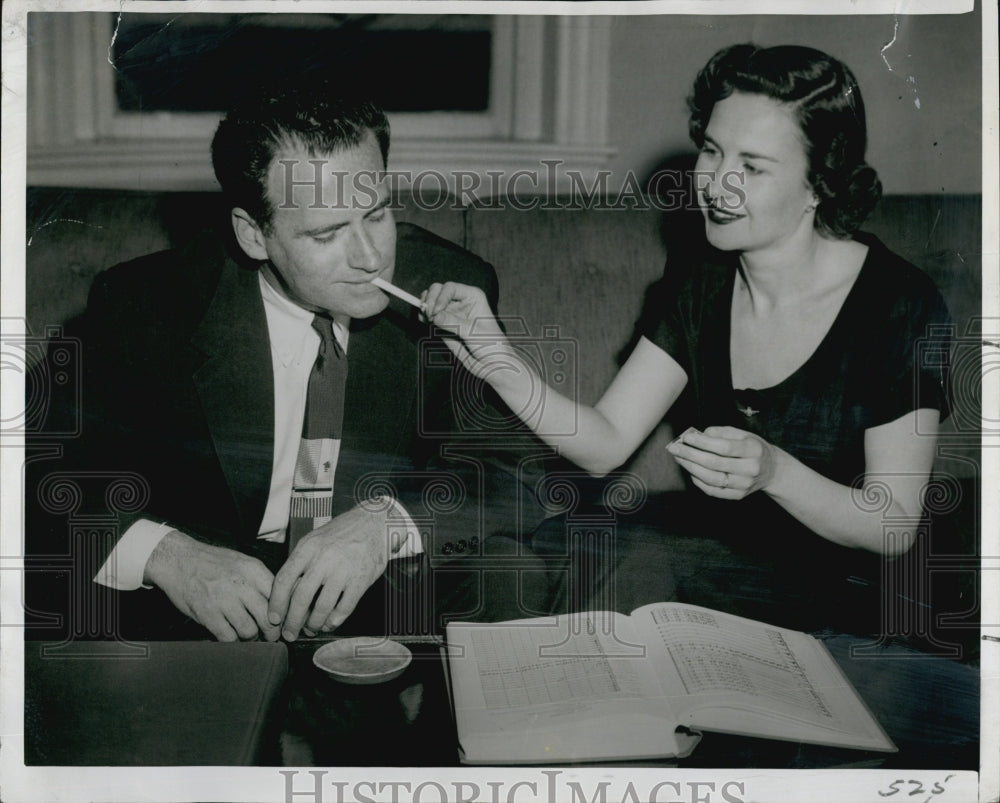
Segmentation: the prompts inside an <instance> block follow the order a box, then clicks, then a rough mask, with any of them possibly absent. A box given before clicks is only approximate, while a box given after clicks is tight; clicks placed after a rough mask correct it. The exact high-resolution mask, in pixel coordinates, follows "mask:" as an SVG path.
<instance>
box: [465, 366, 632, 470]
mask: <svg viewBox="0 0 1000 803" xmlns="http://www.w3.org/2000/svg"><path fill="white" fill-rule="evenodd" d="M494 363H495V364H494V365H493V366H492V367H491V369H490V370H488V371H485V372H484V373H483V376H484V379H485V380H486V381H487V382H488V383H489V384H490V385H491V386H492V387H493V389H494V390H495V391H496V392H497V394H498V395H499V396H500V398H501V399H502V400H503V401H504V403H505V404H506V405H507V406H508V407H509V408H510V409H511V411H513V412H514V413H515V414H516V415H517V416H518V417H519V418H520V419H521V420H522V421H523V422H524V423H525V425H527V426H528V427H529V428H530V429H531V430H532V431H533V432H534V433H535V434H536V435H538V437H539V438H541V439H542V441H544V442H545V443H546V444H548V445H549V446H551V447H552V448H554V449H556V450H558V451H559V453H560V454H561V455H562V456H563V457H565V458H567V459H568V460H570V461H572V462H573V463H575V464H576V465H578V466H580V468H582V469H583V470H584V471H587V472H588V473H590V474H592V475H594V476H602V475H604V474H607V473H608V472H609V471H613V470H614V469H615V468H617V467H618V466H620V465H621V464H622V463H624V462H625V460H626V459H628V457H629V455H630V454H631V452H632V448H630V444H629V443H628V442H627V440H626V438H625V437H624V435H623V434H622V433H621V432H619V430H618V429H617V428H616V427H615V425H614V423H612V422H611V421H609V420H608V418H607V417H606V416H605V415H604V414H603V413H602V412H601V411H600V410H598V409H596V408H594V407H590V406H588V405H586V404H582V403H579V402H578V401H576V400H574V399H570V398H569V397H567V396H565V395H563V394H562V393H560V392H558V391H556V390H554V389H553V388H551V387H549V386H548V385H547V384H546V382H545V381H544V380H543V379H542V377H541V376H539V374H538V372H537V371H536V370H535V368H534V367H533V366H532V365H531V362H530V360H528V359H526V358H525V356H524V355H522V354H521V353H520V352H518V351H517V350H516V349H514V348H513V347H509V351H507V353H506V354H505V355H503V356H502V357H499V356H498V359H496V360H495V361H494Z"/></svg>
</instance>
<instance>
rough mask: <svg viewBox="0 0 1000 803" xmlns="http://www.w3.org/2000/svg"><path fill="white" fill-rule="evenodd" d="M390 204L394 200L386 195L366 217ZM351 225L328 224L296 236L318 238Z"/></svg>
mask: <svg viewBox="0 0 1000 803" xmlns="http://www.w3.org/2000/svg"><path fill="white" fill-rule="evenodd" d="M390 203H392V199H391V198H390V197H389V196H388V195H385V196H384V197H382V198H381V199H380V200H379V201H378V203H376V204H374V205H373V206H372V207H371V209H368V210H367V211H366V212H365V217H368V216H369V215H374V214H375V213H376V212H378V211H379V210H380V209H385V207H387V206H388V205H389V204H390ZM350 225H351V222H350V221H349V220H344V221H342V222H340V223H328V224H327V225H325V226H317V227H316V228H315V229H300V230H299V231H298V232H296V234H297V235H298V236H299V237H317V236H319V235H321V234H332V233H333V232H335V231H338V230H340V229H342V228H344V227H345V226H350Z"/></svg>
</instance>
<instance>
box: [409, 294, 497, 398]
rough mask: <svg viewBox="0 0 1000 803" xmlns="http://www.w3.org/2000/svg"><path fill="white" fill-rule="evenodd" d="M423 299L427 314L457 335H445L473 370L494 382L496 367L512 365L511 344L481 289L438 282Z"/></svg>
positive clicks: (446, 329) (437, 323)
mask: <svg viewBox="0 0 1000 803" xmlns="http://www.w3.org/2000/svg"><path fill="white" fill-rule="evenodd" d="M420 300H421V302H422V304H423V314H424V317H426V318H427V320H428V321H430V322H431V323H433V324H434V325H435V326H439V327H440V328H442V329H444V330H445V331H446V332H449V333H451V334H452V335H454V336H455V337H446V338H445V342H446V343H447V344H448V346H449V348H451V350H452V351H453V352H454V353H455V355H456V356H457V357H458V358H459V360H460V361H461V363H462V365H464V366H465V367H466V369H468V370H469V371H470V372H471V373H473V374H474V375H475V376H478V377H480V378H482V379H487V378H488V379H490V380H491V381H495V380H496V379H497V378H498V377H497V375H496V372H495V370H494V369H495V368H498V367H506V368H510V360H511V356H512V350H511V347H510V345H509V343H508V342H507V338H506V336H505V335H504V332H503V329H501V328H500V324H499V323H497V320H496V318H495V317H493V310H492V309H490V304H489V301H487V299H486V294H485V293H483V291H482V290H480V289H479V288H478V287H472V286H470V285H466V284H459V283H458V282H445V283H444V284H438V283H436V282H435V283H434V284H432V285H431V286H430V287H429V288H427V290H425V291H424V292H423V294H422V295H421V297H420Z"/></svg>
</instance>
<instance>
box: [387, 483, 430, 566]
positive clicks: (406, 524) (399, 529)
mask: <svg viewBox="0 0 1000 803" xmlns="http://www.w3.org/2000/svg"><path fill="white" fill-rule="evenodd" d="M386 498H387V497H382V499H383V500H385V499H386ZM391 502H392V505H391V507H390V508H389V512H388V514H387V515H386V517H385V520H386V525H387V526H388V528H389V541H390V543H392V542H396V541H398V542H399V548H398V549H397V550H396V551H395V552H393V553H392V554H391V555H389V560H395V559H396V558H412V557H413V556H414V555H419V554H420V553H422V552H423V551H424V542H423V539H421V537H420V530H419V529H417V525H416V524H414V523H413V519H411V518H410V514H409V513H407V512H406V508H404V507H403V506H402V505H401V504H399V502H398V501H397V500H395V499H392V500H391Z"/></svg>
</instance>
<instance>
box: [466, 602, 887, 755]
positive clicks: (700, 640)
mask: <svg viewBox="0 0 1000 803" xmlns="http://www.w3.org/2000/svg"><path fill="white" fill-rule="evenodd" d="M447 641H448V671H449V675H450V678H449V680H450V685H451V689H452V695H453V703H454V709H455V720H456V723H457V728H458V740H459V749H460V756H461V760H462V761H463V763H467V764H530V763H539V764H541V763H552V762H601V761H615V760H626V759H628V760H640V759H653V758H670V757H678V758H682V757H684V756H687V755H689V754H690V753H691V751H692V750H694V748H695V745H696V744H697V743H698V740H699V739H700V738H701V737H700V734H699V731H701V730H706V731H719V732H722V733H736V734H742V735H748V736H757V737H764V738H772V739H786V740H791V741H797V742H812V743H816V744H823V745H835V746H843V747H852V748H860V749H865V750H881V751H894V750H895V749H896V747H895V746H894V745H893V743H892V742H891V741H890V740H889V738H888V737H887V736H886V734H885V732H884V731H883V730H882V728H881V727H880V726H879V724H878V722H876V721H875V719H874V717H872V715H871V713H870V712H869V711H868V709H867V707H866V706H865V704H864V702H863V701H862V700H861V698H860V697H859V696H858V694H857V692H856V691H855V690H854V688H853V687H852V686H851V684H850V682H849V681H848V680H847V678H846V677H844V675H843V673H842V672H841V671H840V668H839V667H838V666H837V664H836V663H835V662H834V660H833V658H832V657H831V656H830V654H829V653H828V652H827V650H826V648H825V647H824V646H823V645H822V644H821V643H820V642H819V641H817V640H816V639H814V638H813V637H812V636H809V635H807V634H805V633H799V632H797V631H794V630H785V629H782V628H778V627H772V626H771V625H767V624H764V623H762V622H755V621H753V620H751V619H743V618H741V617H738V616H731V615H729V614H724V613H719V612H716V611H712V610H708V609H707V608H699V607H696V606H694V605H685V604H681V603H672V602H667V603H658V604H653V605H645V606H643V607H641V608H637V609H636V610H635V611H633V612H632V615H631V616H624V615H622V614H616V613H608V612H603V611H602V612H591V613H581V614H571V615H566V616H555V617H543V618H540V619H519V620H516V621H512V622H501V623H494V624H469V623H464V622H457V623H452V624H449V625H448V627H447Z"/></svg>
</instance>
